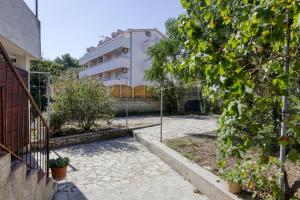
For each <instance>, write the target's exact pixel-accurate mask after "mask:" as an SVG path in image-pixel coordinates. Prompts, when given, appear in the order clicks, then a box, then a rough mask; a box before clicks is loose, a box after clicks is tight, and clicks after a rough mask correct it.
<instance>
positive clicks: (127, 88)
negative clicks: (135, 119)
mask: <svg viewBox="0 0 300 200" xmlns="http://www.w3.org/2000/svg"><path fill="white" fill-rule="evenodd" d="M127 80H128V79H127V78H126V94H125V95H126V128H128V97H127V89H128V88H127Z"/></svg>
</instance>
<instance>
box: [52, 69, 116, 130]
mask: <svg viewBox="0 0 300 200" xmlns="http://www.w3.org/2000/svg"><path fill="white" fill-rule="evenodd" d="M52 99H53V109H52V110H53V114H54V116H55V117H56V119H58V120H57V121H58V122H59V123H60V124H62V123H63V122H78V124H79V126H80V127H81V128H82V129H84V130H90V129H91V127H92V126H93V125H94V124H95V121H96V120H97V119H104V120H106V121H107V122H109V121H110V119H111V118H112V117H113V115H114V113H115V101H114V98H113V97H112V94H111V90H110V89H109V88H107V87H105V86H104V85H102V83H100V82H99V80H98V79H97V78H93V77H86V78H81V79H78V78H77V71H76V70H68V71H66V72H65V73H64V74H62V75H61V76H59V77H57V78H56V80H55V82H54V83H53V93H52ZM62 119H63V121H62Z"/></svg>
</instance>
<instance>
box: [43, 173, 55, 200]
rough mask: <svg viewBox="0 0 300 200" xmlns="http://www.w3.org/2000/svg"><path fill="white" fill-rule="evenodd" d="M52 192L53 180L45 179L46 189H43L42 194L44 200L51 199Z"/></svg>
mask: <svg viewBox="0 0 300 200" xmlns="http://www.w3.org/2000/svg"><path fill="white" fill-rule="evenodd" d="M52 190H53V180H52V178H46V188H45V192H44V199H45V200H51V199H52Z"/></svg>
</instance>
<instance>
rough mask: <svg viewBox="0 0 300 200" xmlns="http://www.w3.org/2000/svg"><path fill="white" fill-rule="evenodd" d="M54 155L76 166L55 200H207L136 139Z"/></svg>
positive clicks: (118, 140) (62, 150) (78, 148)
mask: <svg viewBox="0 0 300 200" xmlns="http://www.w3.org/2000/svg"><path fill="white" fill-rule="evenodd" d="M55 151H56V152H57V153H59V154H60V155H61V156H68V157H69V158H70V160H71V164H72V166H73V168H71V167H69V172H68V177H67V180H66V181H62V182H60V183H59V186H58V192H57V193H56V196H55V199H56V200H65V199H70V200H71V199H72V200H84V199H91V200H94V199H95V200H207V198H206V197H205V196H203V195H201V194H197V193H194V192H193V186H192V185H191V184H190V183H189V182H187V181H185V180H184V179H183V178H182V177H181V176H180V175H178V174H177V173H176V172H174V171H173V170H172V169H171V168H170V167H169V166H168V165H167V164H165V163H164V162H163V161H161V160H160V159H159V158H158V157H157V156H155V155H154V154H152V153H150V152H149V151H148V150H147V149H146V148H145V147H144V146H143V145H142V144H140V143H138V142H135V140H134V139H133V138H122V139H116V140H110V141H105V142H94V143H89V144H81V145H74V146H69V147H66V148H61V149H57V150H55ZM51 157H55V154H53V153H52V154H51ZM67 183H68V184H67Z"/></svg>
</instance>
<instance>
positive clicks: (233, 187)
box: [227, 182, 242, 194]
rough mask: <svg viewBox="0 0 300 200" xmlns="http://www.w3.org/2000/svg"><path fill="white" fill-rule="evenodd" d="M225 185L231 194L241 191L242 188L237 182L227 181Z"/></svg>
mask: <svg viewBox="0 0 300 200" xmlns="http://www.w3.org/2000/svg"><path fill="white" fill-rule="evenodd" d="M227 186H228V191H229V192H230V193H233V194H239V193H241V191H242V188H241V186H240V185H239V184H237V183H230V182H227Z"/></svg>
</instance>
